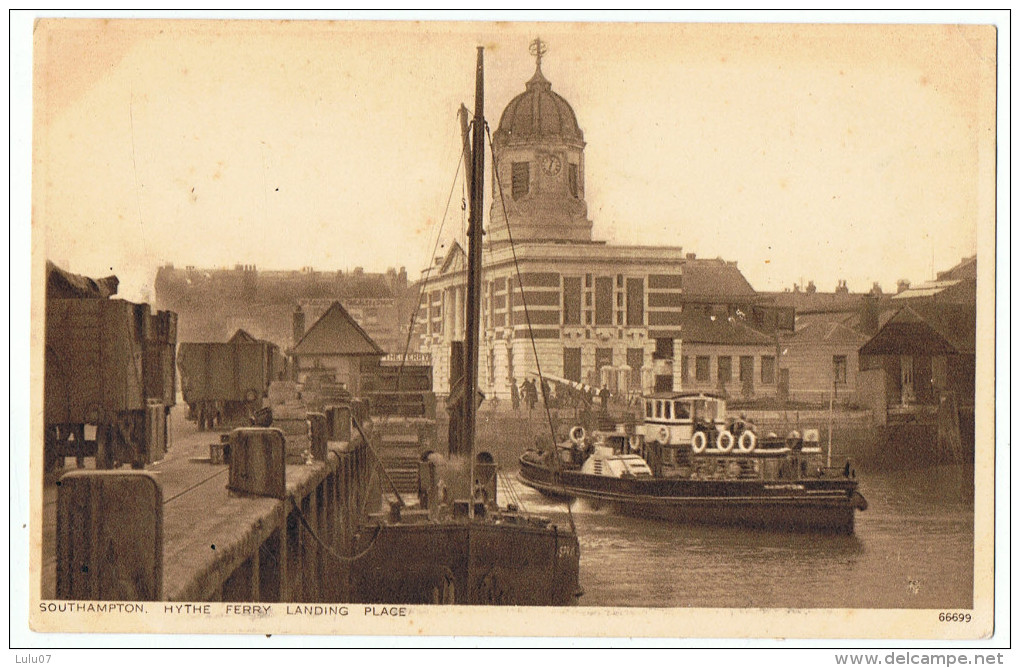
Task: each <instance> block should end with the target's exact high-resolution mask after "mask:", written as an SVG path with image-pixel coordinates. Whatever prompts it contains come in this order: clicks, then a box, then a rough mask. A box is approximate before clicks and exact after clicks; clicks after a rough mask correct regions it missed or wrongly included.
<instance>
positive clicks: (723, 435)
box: [715, 429, 734, 452]
mask: <svg viewBox="0 0 1020 668" xmlns="http://www.w3.org/2000/svg"><path fill="white" fill-rule="evenodd" d="M733 441H734V438H733V434H732V433H730V432H728V431H726V430H725V429H724V430H723V431H721V432H719V437H718V438H716V439H715V447H717V448H719V450H720V451H722V452H729V451H730V450H732V449H733Z"/></svg>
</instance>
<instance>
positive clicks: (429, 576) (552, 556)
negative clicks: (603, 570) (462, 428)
mask: <svg viewBox="0 0 1020 668" xmlns="http://www.w3.org/2000/svg"><path fill="white" fill-rule="evenodd" d="M356 545H357V549H358V552H359V553H360V554H359V555H358V559H357V561H356V562H355V563H354V564H353V567H352V568H351V571H350V573H351V580H350V586H351V597H350V600H352V601H354V602H356V603H406V604H438V605H443V604H457V605H530V606H565V605H574V604H576V603H577V600H578V597H579V596H580V594H581V588H580V585H579V554H580V550H579V546H578V540H577V535H576V534H575V533H573V532H572V531H564V530H559V529H558V528H557V527H555V526H545V527H538V526H522V525H519V524H501V523H493V522H471V521H446V522H437V523H408V524H395V525H392V524H383V525H379V526H376V527H365V528H364V530H363V531H362V532H361V535H359V537H358V540H357V541H356Z"/></svg>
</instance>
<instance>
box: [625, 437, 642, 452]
mask: <svg viewBox="0 0 1020 668" xmlns="http://www.w3.org/2000/svg"><path fill="white" fill-rule="evenodd" d="M627 445H628V446H629V447H630V451H631V452H637V451H638V450H640V449H641V437H640V436H638V435H637V434H634V435H633V436H630V437H628V438H627Z"/></svg>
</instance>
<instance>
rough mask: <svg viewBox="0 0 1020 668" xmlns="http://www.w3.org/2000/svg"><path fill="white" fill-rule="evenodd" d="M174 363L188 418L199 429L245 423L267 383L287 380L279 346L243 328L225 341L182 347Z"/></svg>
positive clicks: (261, 400)
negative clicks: (176, 366)
mask: <svg viewBox="0 0 1020 668" xmlns="http://www.w3.org/2000/svg"><path fill="white" fill-rule="evenodd" d="M177 365H178V368H179V369H180V372H181V392H182V394H183V396H184V401H185V403H187V404H188V409H189V410H188V417H189V419H191V420H195V421H196V422H197V423H198V428H199V430H200V431H204V430H206V429H214V428H217V427H227V426H238V425H241V424H247V423H249V420H250V418H251V417H252V416H254V414H255V412H256V411H258V410H259V409H260V408H262V407H263V406H264V405H265V399H266V397H267V393H268V390H269V384H270V383H271V382H273V381H274V380H282V379H284V378H285V377H286V362H285V359H284V357H283V355H282V354H281V353H280V348H279V346H277V345H276V344H274V343H271V342H269V341H262V340H259V339H256V338H254V337H252V336H251V335H250V334H248V333H247V332H245V331H244V330H238V331H237V333H236V334H234V336H233V337H231V339H230V341H228V342H226V343H182V344H180V347H179V350H178V353H177Z"/></svg>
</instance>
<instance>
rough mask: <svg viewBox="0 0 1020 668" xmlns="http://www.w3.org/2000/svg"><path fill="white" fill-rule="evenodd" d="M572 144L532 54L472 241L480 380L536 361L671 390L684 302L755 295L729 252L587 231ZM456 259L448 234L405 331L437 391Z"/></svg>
mask: <svg viewBox="0 0 1020 668" xmlns="http://www.w3.org/2000/svg"><path fill="white" fill-rule="evenodd" d="M584 148H585V143H584V139H583V134H582V132H581V130H580V128H579V126H578V124H577V119H576V116H575V115H574V112H573V109H571V107H570V105H569V104H568V103H567V102H566V101H565V100H564V99H563V98H562V97H560V96H559V95H557V94H556V93H554V92H553V91H552V84H551V83H549V81H548V80H546V79H545V77H544V76H543V75H542V72H541V66H540V62H539V66H538V67H537V68H536V71H535V74H534V76H533V77H532V78H531V80H530V81H528V82H527V85H526V90H525V92H524V93H522V94H521V95H518V96H517V97H515V98H514V99H513V100H512V101H511V102H510V103H509V104H508V105H507V107H506V110H505V111H504V112H503V114H502V116H501V119H500V124H499V128H498V129H497V130H496V132H495V133H494V137H493V153H494V156H493V161H494V174H495V175H496V176H497V178H496V179H494V186H493V193H492V198H493V202H492V205H491V210H490V221H491V222H490V225H489V228H488V230H487V234H486V242H485V243H486V246H485V248H484V249H483V251H482V300H481V341H482V343H481V350H480V354H479V367H480V369H479V379H480V387H481V389H482V390H483V391H484V392H486V394H488V395H489V396H493V395H495V396H498V397H501V398H508V397H509V396H510V383H511V382H516V383H518V384H520V382H521V381H522V380H524V379H525V378H526V377H527V376H528V374H530V373H534V372H536V371H537V370H538V367H539V366H540V367H541V371H542V372H543V373H544V374H550V375H554V376H559V377H562V378H566V379H569V380H575V381H581V382H585V383H589V384H592V385H597V386H599V385H606V386H608V387H610V388H611V389H612V390H616V391H622V390H626V391H630V392H638V391H645V392H648V391H652V390H654V389H655V388H656V387H660V386H662V385H664V384H671V388H670V389H680V388H681V387H682V379H681V376H680V364H679V363H674V360H675V359H678V356H679V350H680V348H681V346H682V338H683V334H682V332H681V324H682V319H683V315H684V309H685V308H687V307H689V306H690V305H691V304H697V305H698V308H699V309H700V308H702V307H704V306H705V305H706V304H707V305H717V306H720V307H721V308H722V309H723V310H724V311H740V312H742V313H748V314H749V313H750V312H751V310H752V308H754V305H755V304H756V303H757V301H758V298H757V295H756V293H755V291H754V290H753V288H751V286H750V285H749V284H748V283H747V281H746V280H745V279H744V278H743V276H742V275H741V274H740V272H739V270H738V269H737V267H736V264H735V263H732V262H726V261H723V260H721V259H714V260H706V259H698V258H696V257H695V256H694V255H693V254H689V255H685V254H684V253H683V250H682V248H681V247H679V246H668V245H656V246H617V245H609V244H607V243H605V242H601V241H597V240H593V239H592V236H591V228H592V223H591V221H590V220H588V218H587V205H586V203H585V200H584V195H585V189H584ZM504 211H505V216H504ZM511 240H512V241H513V244H512V245H511V244H510V241H511ZM466 264H467V258H466V254H465V252H464V250H463V249H462V248H461V247H460V246H459V245H456V244H454V245H453V247H452V248H451V249H450V250H449V251H448V252H447V254H446V255H445V256H444V257H442V258H437V261H436V263H435V264H434V265H433V267H431V268H430V269H429V270H427V271H426V272H424V274H423V278H422V281H424V282H425V285H424V287H423V290H422V299H421V302H420V304H419V311H418V317H417V321H416V334H417V337H416V338H417V340H418V342H419V350H420V351H422V352H428V353H431V355H432V360H433V372H434V380H435V389H436V392H437V393H440V394H443V393H446V392H448V391H449V358H450V342H451V341H455V340H463V337H464V327H465V321H466V318H465V306H466V304H465V302H466V293H467V288H466ZM755 340H756V341H760V339H755ZM745 347H746V346H745ZM758 348H759V349H756V351H755V352H754V354H755V355H757V356H758V357H760V356H761V355H768V354H774V345H773V344H771V343H770V341H769V340H768V339H765V343H764V344H762V345H759V346H758ZM741 350H743V349H741ZM536 353H537V359H536ZM664 376H666V377H668V378H667V381H668V380H669V379H671V380H672V382H671V383H670V382H664V381H663V380H662V377H664ZM657 378H658V380H657Z"/></svg>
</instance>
